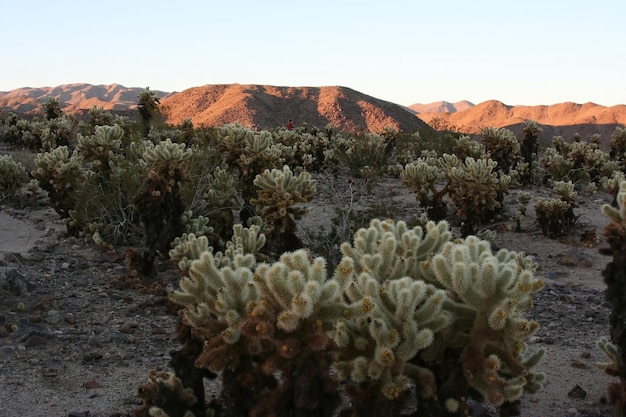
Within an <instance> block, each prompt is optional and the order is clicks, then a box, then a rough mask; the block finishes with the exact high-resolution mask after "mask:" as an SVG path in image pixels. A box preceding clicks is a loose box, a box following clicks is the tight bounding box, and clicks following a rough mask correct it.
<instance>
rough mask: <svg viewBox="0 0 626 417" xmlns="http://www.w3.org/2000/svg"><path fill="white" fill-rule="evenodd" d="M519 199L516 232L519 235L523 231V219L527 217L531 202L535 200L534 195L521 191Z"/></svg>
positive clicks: (518, 194) (518, 195)
mask: <svg viewBox="0 0 626 417" xmlns="http://www.w3.org/2000/svg"><path fill="white" fill-rule="evenodd" d="M517 199H518V200H519V204H518V206H517V212H516V213H515V231H516V232H518V233H519V232H521V231H522V218H523V217H525V216H526V209H527V207H528V203H529V202H530V200H532V199H533V195H532V194H531V193H529V192H526V191H521V192H519V193H517Z"/></svg>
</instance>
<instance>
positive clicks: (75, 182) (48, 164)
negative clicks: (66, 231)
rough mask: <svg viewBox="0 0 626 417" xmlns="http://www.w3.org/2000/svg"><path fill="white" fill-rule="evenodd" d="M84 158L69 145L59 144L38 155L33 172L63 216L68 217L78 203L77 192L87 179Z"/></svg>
mask: <svg viewBox="0 0 626 417" xmlns="http://www.w3.org/2000/svg"><path fill="white" fill-rule="evenodd" d="M82 163H83V158H82V157H81V156H80V155H79V154H78V152H77V151H73V152H72V153H70V151H69V149H68V148H67V146H59V147H58V148H55V149H53V150H51V151H50V152H46V153H43V154H39V155H37V158H36V159H35V165H36V166H37V169H36V170H34V171H33V172H32V175H33V177H34V178H35V179H36V180H37V181H39V186H40V187H41V188H42V189H43V190H44V191H46V192H47V193H48V197H49V198H50V205H51V206H52V207H53V208H54V210H55V211H56V212H57V213H58V214H59V215H60V216H61V217H62V218H68V217H69V215H70V210H72V209H73V208H74V206H75V205H76V200H75V192H76V190H77V189H78V188H79V187H81V184H82V182H83V181H84V179H85V172H84V170H83V166H82Z"/></svg>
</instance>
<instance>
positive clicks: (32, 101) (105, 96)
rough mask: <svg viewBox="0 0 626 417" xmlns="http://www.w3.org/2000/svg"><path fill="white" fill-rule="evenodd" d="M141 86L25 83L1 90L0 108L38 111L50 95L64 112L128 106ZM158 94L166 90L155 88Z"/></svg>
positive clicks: (132, 105) (134, 103)
mask: <svg viewBox="0 0 626 417" xmlns="http://www.w3.org/2000/svg"><path fill="white" fill-rule="evenodd" d="M143 90H144V88H139V87H130V88H129V87H124V86H123V85H119V84H109V85H91V84H84V83H83V84H81V83H76V84H63V85H59V86H56V87H41V88H31V87H24V88H18V89H15V90H11V91H7V92H5V91H0V109H2V111H5V112H8V111H11V112H14V113H18V114H38V113H41V112H42V105H43V103H45V102H46V101H47V100H48V99H49V98H57V99H58V100H59V102H60V103H61V106H62V108H63V111H64V112H66V113H77V112H80V111H81V110H89V109H92V108H93V107H94V106H97V107H102V108H103V109H104V110H107V111H111V110H114V111H117V110H129V109H132V108H135V107H136V106H137V97H138V96H139V93H141V92H142V91H143ZM155 93H156V95H157V97H159V98H162V97H165V96H166V95H167V94H168V93H166V92H164V91H155Z"/></svg>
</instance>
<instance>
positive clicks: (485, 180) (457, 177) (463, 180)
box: [447, 156, 511, 235]
mask: <svg viewBox="0 0 626 417" xmlns="http://www.w3.org/2000/svg"><path fill="white" fill-rule="evenodd" d="M448 159H449V160H451V161H453V160H454V159H453V158H448ZM496 166H497V162H496V161H493V160H492V159H474V158H472V157H469V156H468V157H467V158H465V161H464V163H462V164H458V162H456V161H454V163H452V164H449V165H448V167H447V170H448V175H449V177H450V187H449V188H450V197H452V200H454V203H455V205H456V207H457V212H456V214H457V216H458V218H459V220H461V222H462V227H461V231H462V233H463V234H464V235H469V234H473V233H476V231H477V230H478V227H479V226H480V224H482V223H483V222H484V221H487V220H491V219H492V218H493V217H494V216H495V214H496V212H497V211H498V210H499V209H501V208H502V201H503V200H504V194H505V193H507V192H508V189H509V184H510V182H511V177H510V176H508V175H506V174H501V175H500V176H498V174H497V173H496V172H495V171H494V169H495V167H496Z"/></svg>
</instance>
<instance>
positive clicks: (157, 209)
mask: <svg viewBox="0 0 626 417" xmlns="http://www.w3.org/2000/svg"><path fill="white" fill-rule="evenodd" d="M191 154H192V151H191V149H185V145H184V144H176V143H172V142H171V141H170V140H169V139H168V140H166V141H164V142H161V143H159V144H158V145H156V146H154V147H148V148H147V149H146V151H145V152H144V154H143V159H144V161H145V163H146V164H147V165H148V166H149V167H150V171H149V173H148V176H147V178H145V180H144V183H143V185H142V187H141V189H140V190H139V191H138V192H137V194H135V196H133V198H132V200H131V203H132V204H133V207H134V209H135V211H136V212H137V214H138V216H139V218H140V220H141V224H142V225H143V228H144V237H143V253H142V264H141V273H142V274H143V275H144V276H153V275H154V273H155V265H154V261H155V258H156V256H157V254H158V253H161V254H164V255H165V254H167V253H168V251H169V249H170V243H171V242H172V241H174V239H175V238H176V237H178V236H180V235H182V233H183V224H182V216H183V213H184V212H185V206H184V203H183V201H182V198H181V191H180V190H181V187H182V182H183V181H184V180H185V178H186V165H185V164H186V161H187V160H189V158H190V157H191Z"/></svg>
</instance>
